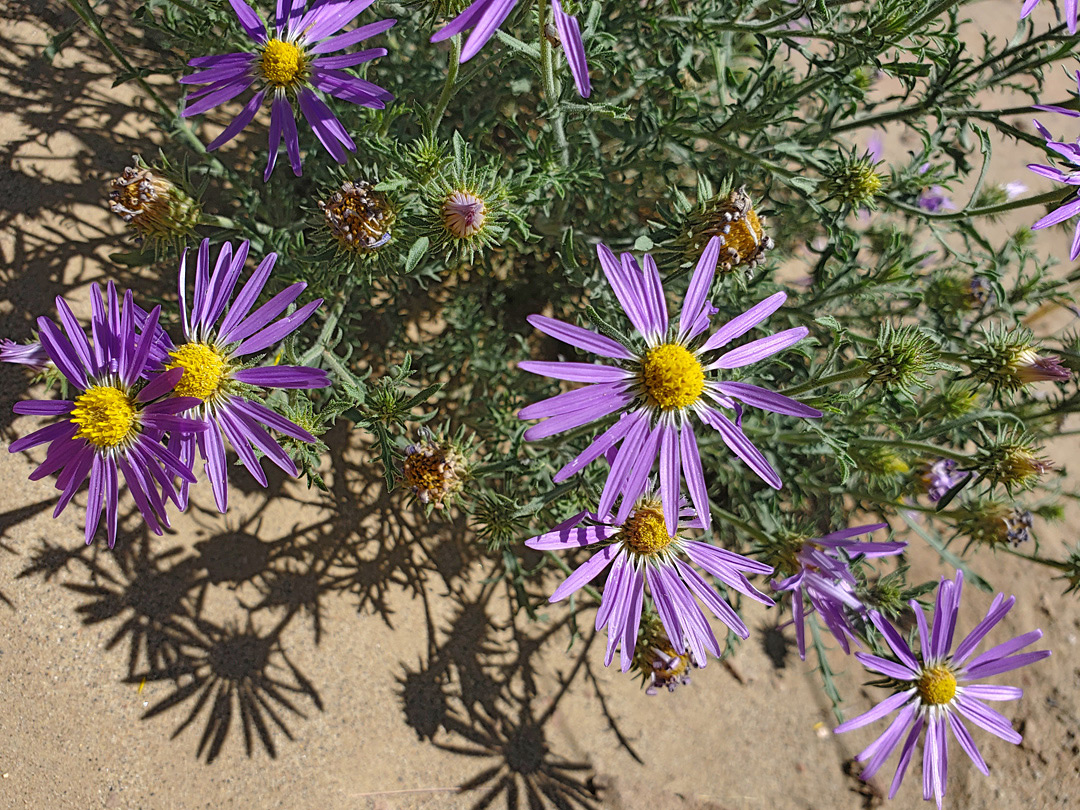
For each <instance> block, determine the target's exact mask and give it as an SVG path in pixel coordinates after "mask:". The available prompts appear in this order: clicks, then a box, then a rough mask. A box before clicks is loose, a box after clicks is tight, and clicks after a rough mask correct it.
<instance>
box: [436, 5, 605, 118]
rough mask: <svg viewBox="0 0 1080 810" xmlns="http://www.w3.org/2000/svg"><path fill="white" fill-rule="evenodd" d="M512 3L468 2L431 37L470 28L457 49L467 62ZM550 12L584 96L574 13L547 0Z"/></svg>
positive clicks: (585, 73)
mask: <svg viewBox="0 0 1080 810" xmlns="http://www.w3.org/2000/svg"><path fill="white" fill-rule="evenodd" d="M515 5H517V0H475V2H473V3H472V5H470V6H469V7H468V8H467V9H465V10H464V11H463V12H461V13H460V14H458V15H457V17H455V18H454V19H453V20H451V21H450V22H449V23H447V24H446V25H445V26H444V27H443V28H441V29H440V30H439V31H437V32H436V33H435V34H433V35H432V37H431V41H432V42H442V41H443V40H445V39H450V37H452V36H456V35H457V34H460V33H461V32H463V31H467V30H468V29H470V28H471V29H472V33H471V34H469V38H468V39H467V40H466V41H465V46H464V47H463V48H462V49H461V60H460V61H461V62H462V63H465V62H468V61H469V60H470V59H472V58H473V57H474V56H476V54H478V53H480V51H481V49H482V48H483V47H484V46H485V45H486V44H487V42H488V40H489V39H491V37H492V36H493V35H494V33H495V31H496V30H497V29H498V27H499V26H500V25H502V24H503V23H504V22H505V21H506V18H507V17H509V16H510V12H511V11H513V10H514V6H515ZM551 15H552V18H553V20H554V23H555V31H556V32H557V33H558V35H559V43H560V44H561V46H562V48H563V52H564V53H565V54H566V61H567V63H568V64H569V66H570V74H571V75H572V76H573V77H574V84H575V85H577V90H578V93H579V94H580V95H581V97H582V98H588V97H589V95H590V94H591V93H592V85H591V84H590V81H589V66H588V65H587V64H586V62H585V44H584V42H583V41H582V39H581V27H580V26H579V25H578V21H577V17H576V16H574V15H572V14H567V13H566V12H564V11H563V7H562V3H561V2H560V1H559V0H551Z"/></svg>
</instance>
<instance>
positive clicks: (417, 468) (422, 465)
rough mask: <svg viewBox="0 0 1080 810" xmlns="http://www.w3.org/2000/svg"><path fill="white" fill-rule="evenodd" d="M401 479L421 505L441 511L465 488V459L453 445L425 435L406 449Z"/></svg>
mask: <svg viewBox="0 0 1080 810" xmlns="http://www.w3.org/2000/svg"><path fill="white" fill-rule="evenodd" d="M402 477H403V478H404V479H405V484H406V486H408V487H409V488H410V489H411V490H412V493H413V495H415V496H416V499H417V500H418V501H420V503H422V504H424V505H425V506H426V505H428V504H430V505H431V506H433V507H434V508H435V509H441V508H442V507H443V505H444V503H445V502H446V501H447V499H449V498H451V497H452V496H454V495H456V494H457V493H458V492H460V491H461V488H462V486H463V485H464V482H465V477H466V461H465V457H464V456H463V455H462V454H461V452H460V450H459V449H458V448H457V447H456V446H455V445H454V444H453V443H451V442H444V441H440V440H438V439H437V438H436V437H435V436H433V435H432V434H431V433H430V431H425V435H424V436H423V437H422V438H421V440H420V441H419V442H418V443H416V444H411V445H409V446H408V447H406V448H405V461H404V462H403V464H402Z"/></svg>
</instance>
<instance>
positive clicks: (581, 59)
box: [551, 0, 592, 98]
mask: <svg viewBox="0 0 1080 810" xmlns="http://www.w3.org/2000/svg"><path fill="white" fill-rule="evenodd" d="M551 16H552V17H553V18H554V20H555V29H556V30H557V31H558V33H559V42H560V43H561V44H562V48H563V53H565V54H566V61H567V64H569V66H570V75H571V76H573V77H574V84H575V85H576V86H577V91H578V95H580V96H581V97H582V98H588V97H589V96H590V95H591V94H592V84H591V83H590V81H589V65H588V63H587V62H586V60H585V43H584V42H583V41H582V39H581V27H580V26H579V25H578V21H577V18H576V17H573V16H571V15H569V14H567V13H566V12H565V11H563V7H562V4H561V3H560V2H559V0H552V2H551Z"/></svg>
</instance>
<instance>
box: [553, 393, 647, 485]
mask: <svg viewBox="0 0 1080 810" xmlns="http://www.w3.org/2000/svg"><path fill="white" fill-rule="evenodd" d="M647 418H648V414H646V413H645V412H644V411H638V412H636V413H630V414H623V415H622V416H621V417H619V421H618V422H616V423H615V424H614V425H612V426H611V427H609V428H608V429H607V430H605V431H604V432H603V433H601V434H600V435H599V436H598V437H597V438H595V439H593V441H592V444H590V445H589V446H588V447H586V448H585V449H584V450H583V451H582V452H581V453H579V454H578V455H577V456H576V457H575V458H574V459H573V461H571V462H570V463H569V464H567V465H566V466H565V467H563V468H562V469H561V470H559V471H558V472H557V473H555V475H554V476H552V481H554V482H555V483H556V484H559V483H561V482H563V481H565V480H566V479H567V478H569V477H570V476H571V475H574V474H575V473H576V472H578V471H580V470H582V469H584V468H585V467H586V466H588V465H589V464H591V463H592V462H594V461H596V459H598V458H600V456H602V455H603V454H604V453H606V452H607V451H608V449H609V448H611V447H613V446H614V445H615V443H616V442H618V441H620V440H621V439H622V438H623V437H624V436H626V434H627V432H628V431H629V430H630V428H631V427H633V426H634V425H635V424H637V423H638V422H639V421H641V420H642V419H647Z"/></svg>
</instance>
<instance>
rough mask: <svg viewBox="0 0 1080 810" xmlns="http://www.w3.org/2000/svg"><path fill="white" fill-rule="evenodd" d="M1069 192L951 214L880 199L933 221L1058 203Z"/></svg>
mask: <svg viewBox="0 0 1080 810" xmlns="http://www.w3.org/2000/svg"><path fill="white" fill-rule="evenodd" d="M1071 193H1072V191H1065V192H1063V191H1062V190H1061V189H1055V190H1053V191H1046V192H1043V193H1042V194H1036V195H1035V196H1034V197H1025V198H1024V199H1022V200H1013V201H1011V202H1004V203H999V204H998V205H988V206H986V207H984V208H968V209H967V210H965V211H956V212H954V213H952V214H931V213H929V212H927V211H924V210H923V209H921V208H919V207H918V206H915V205H909V204H908V203H905V202H901V201H900V200H895V199H893V198H892V197H883V198H882V200H884V201H885V202H886V203H887V204H888V205H889V206H890V207H892V208H897V209H899V210H901V211H907V212H908V213H910V214H917V215H918V216H920V217H922V218H923V219H928V220H931V221H934V222H956V221H958V220H964V219H971V218H972V217H987V216H993V215H994V214H1003V213H1005V212H1006V211H1014V210H1016V209H1018V208H1027V207H1029V206H1032V205H1046V204H1048V203H1060V202H1062V201H1063V200H1064V199H1065V197H1066V196H1068V195H1069V194H1071Z"/></svg>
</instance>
